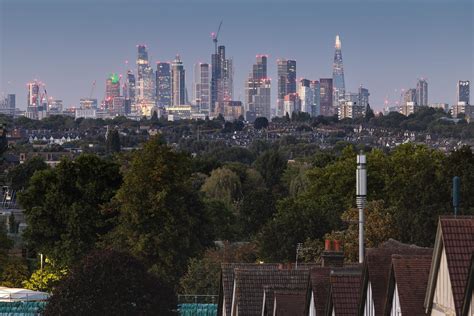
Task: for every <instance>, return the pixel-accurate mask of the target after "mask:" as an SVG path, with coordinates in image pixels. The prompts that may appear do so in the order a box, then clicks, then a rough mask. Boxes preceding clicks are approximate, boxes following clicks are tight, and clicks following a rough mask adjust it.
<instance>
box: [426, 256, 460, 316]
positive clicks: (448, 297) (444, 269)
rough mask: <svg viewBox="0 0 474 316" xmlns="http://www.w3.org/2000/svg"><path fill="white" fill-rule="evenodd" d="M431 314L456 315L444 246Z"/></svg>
mask: <svg viewBox="0 0 474 316" xmlns="http://www.w3.org/2000/svg"><path fill="white" fill-rule="evenodd" d="M431 315H433V316H438V315H446V316H450V315H452V316H454V315H456V312H455V307H454V297H453V292H452V286H451V280H450V278H449V271H448V261H447V259H446V252H445V250H444V247H443V252H442V254H441V261H440V263H439V270H438V276H437V277H436V289H435V293H434V296H433V307H432V310H431Z"/></svg>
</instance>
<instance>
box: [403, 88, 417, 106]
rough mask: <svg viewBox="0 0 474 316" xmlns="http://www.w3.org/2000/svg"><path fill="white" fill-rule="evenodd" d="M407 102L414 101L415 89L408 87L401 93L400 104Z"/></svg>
mask: <svg viewBox="0 0 474 316" xmlns="http://www.w3.org/2000/svg"><path fill="white" fill-rule="evenodd" d="M409 102H413V103H415V105H418V104H417V103H416V89H408V90H406V91H405V92H404V93H403V102H402V104H407V103H409Z"/></svg>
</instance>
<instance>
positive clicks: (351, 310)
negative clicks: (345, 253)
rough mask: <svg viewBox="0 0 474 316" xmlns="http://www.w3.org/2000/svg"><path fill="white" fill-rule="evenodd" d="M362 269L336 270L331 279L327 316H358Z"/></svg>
mask: <svg viewBox="0 0 474 316" xmlns="http://www.w3.org/2000/svg"><path fill="white" fill-rule="evenodd" d="M361 274H362V270H361V268H360V267H358V266H355V267H349V268H335V269H334V270H332V271H331V276H330V277H329V284H330V288H329V299H328V304H327V306H326V315H327V316H334V315H341V316H352V315H357V309H358V308H357V307H358V304H359V297H360V280H361Z"/></svg>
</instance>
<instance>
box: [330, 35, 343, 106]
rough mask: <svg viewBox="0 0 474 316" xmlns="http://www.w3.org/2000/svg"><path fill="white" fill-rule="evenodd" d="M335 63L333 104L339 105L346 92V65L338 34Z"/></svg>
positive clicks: (333, 70)
mask: <svg viewBox="0 0 474 316" xmlns="http://www.w3.org/2000/svg"><path fill="white" fill-rule="evenodd" d="M334 47H335V49H336V50H335V52H334V63H333V65H332V85H333V101H334V102H333V106H336V107H337V106H338V105H339V99H343V98H344V95H345V93H346V86H345V83H344V65H343V63H342V50H341V40H340V38H339V35H337V36H336V43H335V45H334Z"/></svg>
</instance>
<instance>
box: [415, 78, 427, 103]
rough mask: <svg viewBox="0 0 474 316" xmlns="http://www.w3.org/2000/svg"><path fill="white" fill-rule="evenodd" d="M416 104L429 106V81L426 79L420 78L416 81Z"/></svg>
mask: <svg viewBox="0 0 474 316" xmlns="http://www.w3.org/2000/svg"><path fill="white" fill-rule="evenodd" d="M416 104H417V105H419V106H428V82H426V80H425V79H420V80H418V82H417V83H416Z"/></svg>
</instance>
